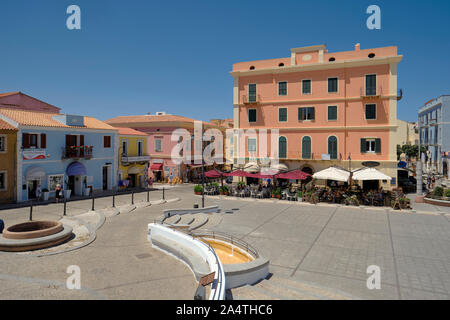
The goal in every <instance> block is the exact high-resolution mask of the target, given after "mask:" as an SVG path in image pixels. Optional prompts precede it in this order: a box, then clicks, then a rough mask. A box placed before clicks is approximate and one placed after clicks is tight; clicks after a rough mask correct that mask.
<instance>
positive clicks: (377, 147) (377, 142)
mask: <svg viewBox="0 0 450 320" xmlns="http://www.w3.org/2000/svg"><path fill="white" fill-rule="evenodd" d="M375 153H381V139H375Z"/></svg>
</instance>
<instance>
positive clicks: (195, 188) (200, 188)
mask: <svg viewBox="0 0 450 320" xmlns="http://www.w3.org/2000/svg"><path fill="white" fill-rule="evenodd" d="M202 190H203V188H202V186H201V185H196V186H195V187H194V192H202Z"/></svg>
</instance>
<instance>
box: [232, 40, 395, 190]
mask: <svg viewBox="0 0 450 320" xmlns="http://www.w3.org/2000/svg"><path fill="white" fill-rule="evenodd" d="M401 60H402V55H398V54H397V47H395V46H393V47H384V48H375V49H365V50H362V49H361V48H360V45H359V44H357V45H356V46H355V48H354V50H352V51H346V52H333V53H331V52H328V50H327V49H326V47H325V46H324V45H317V46H311V47H303V48H295V49H291V56H290V57H288V58H280V59H270V60H260V61H250V62H241V63H236V64H234V65H233V71H232V72H231V75H232V76H233V78H234V98H233V105H234V129H235V132H236V129H244V130H249V129H253V130H254V132H256V134H257V136H254V135H251V134H250V135H249V134H244V135H242V134H239V135H238V136H237V137H236V138H235V139H234V143H235V144H234V149H235V152H234V163H235V164H238V163H240V164H242V163H248V162H249V161H255V162H259V161H260V160H262V158H264V157H265V155H262V154H260V153H259V149H260V146H262V145H264V144H266V145H267V155H268V157H269V158H270V155H271V154H272V151H274V150H271V144H270V141H271V136H270V132H269V133H268V137H267V138H264V137H263V138H260V137H259V136H258V133H259V132H260V131H261V130H262V129H265V130H270V129H278V130H279V137H278V138H277V141H276V143H275V144H272V145H273V148H277V151H278V159H279V162H280V163H282V164H283V165H285V166H286V167H287V168H289V169H297V168H300V169H303V170H304V171H306V172H311V173H314V172H317V171H319V170H322V169H325V168H327V167H329V166H331V165H338V166H341V167H344V168H347V169H348V168H349V167H350V166H351V169H356V168H360V167H362V163H363V162H365V161H376V162H379V163H380V166H379V167H378V169H379V170H380V171H382V172H384V173H385V174H387V175H389V176H391V177H394V178H395V177H396V176H397V154H396V139H395V135H396V132H397V129H398V126H397V100H399V99H400V98H401V97H399V95H398V92H397V64H398V63H399V62H400V61H401ZM241 131H242V130H241ZM244 132H245V131H244ZM241 133H242V132H241ZM242 139H244V140H245V141H242ZM261 139H263V140H264V139H267V140H265V141H261ZM240 145H241V146H244V148H242V147H241V148H239V146H240ZM394 186H396V179H393V180H392V181H391V183H389V182H384V184H383V187H385V188H391V187H394Z"/></svg>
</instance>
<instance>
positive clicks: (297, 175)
mask: <svg viewBox="0 0 450 320" xmlns="http://www.w3.org/2000/svg"><path fill="white" fill-rule="evenodd" d="M310 176H311V175H310V174H308V173H306V172H303V171H301V170H298V169H297V170H293V171H289V172H284V173H279V174H277V175H276V176H275V177H276V178H280V179H289V180H305V179H307V178H308V177H310Z"/></svg>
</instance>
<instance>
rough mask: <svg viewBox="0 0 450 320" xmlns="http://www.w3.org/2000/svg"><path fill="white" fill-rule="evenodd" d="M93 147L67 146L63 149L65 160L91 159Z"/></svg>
mask: <svg viewBox="0 0 450 320" xmlns="http://www.w3.org/2000/svg"><path fill="white" fill-rule="evenodd" d="M93 150H94V147H93V146H66V147H63V148H62V158H63V159H91V158H92V154H93Z"/></svg>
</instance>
